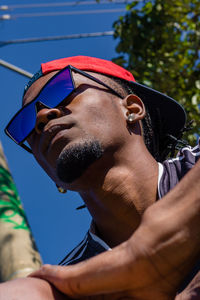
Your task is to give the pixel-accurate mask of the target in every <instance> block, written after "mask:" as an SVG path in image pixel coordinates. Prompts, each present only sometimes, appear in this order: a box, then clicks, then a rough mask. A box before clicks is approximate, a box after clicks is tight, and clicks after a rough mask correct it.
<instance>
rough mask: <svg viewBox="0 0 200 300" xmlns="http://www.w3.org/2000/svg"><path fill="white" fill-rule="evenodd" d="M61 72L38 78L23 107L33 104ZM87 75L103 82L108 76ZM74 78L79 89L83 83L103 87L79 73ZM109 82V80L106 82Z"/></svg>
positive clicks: (73, 73)
mask: <svg viewBox="0 0 200 300" xmlns="http://www.w3.org/2000/svg"><path fill="white" fill-rule="evenodd" d="M59 71H60V70H58V71H52V72H50V73H48V74H46V75H43V76H41V77H40V78H38V79H37V80H36V81H35V82H34V83H33V84H32V85H31V86H30V87H29V89H28V90H27V92H26V94H25V96H24V98H23V103H22V105H25V104H27V103H29V102H31V101H32V100H33V99H34V98H35V97H36V96H37V95H38V94H39V92H40V91H41V89H42V88H43V87H44V85H45V84H46V83H47V82H48V81H49V79H51V78H52V77H53V76H54V75H55V74H56V73H58V72H59ZM85 73H88V74H91V75H92V76H94V77H96V78H98V79H101V80H102V81H105V79H106V76H105V75H103V74H98V73H95V72H88V71H86V72H85ZM72 76H73V79H74V83H75V87H78V85H80V84H82V83H87V84H91V83H92V85H94V86H99V87H102V86H101V85H100V84H98V83H96V82H94V81H92V80H91V79H89V78H87V77H85V76H83V75H81V74H79V73H75V72H72ZM106 81H107V80H106Z"/></svg>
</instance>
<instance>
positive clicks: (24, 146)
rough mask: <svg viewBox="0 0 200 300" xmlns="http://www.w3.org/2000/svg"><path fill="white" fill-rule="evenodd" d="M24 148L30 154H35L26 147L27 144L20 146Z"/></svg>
mask: <svg viewBox="0 0 200 300" xmlns="http://www.w3.org/2000/svg"><path fill="white" fill-rule="evenodd" d="M19 145H20V146H21V147H22V148H24V149H25V150H26V151H28V152H29V153H31V154H32V153H33V152H32V150H31V149H30V148H29V147H28V146H26V145H25V144H19Z"/></svg>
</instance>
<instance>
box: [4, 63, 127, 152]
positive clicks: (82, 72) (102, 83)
mask: <svg viewBox="0 0 200 300" xmlns="http://www.w3.org/2000/svg"><path fill="white" fill-rule="evenodd" d="M65 69H69V70H70V76H71V79H72V83H73V85H74V89H73V90H72V91H71V92H70V93H69V95H68V96H67V97H69V96H70V95H71V93H72V92H73V91H74V90H75V89H76V88H75V81H74V78H73V74H72V71H73V72H75V73H78V74H81V75H83V76H84V77H86V78H88V79H91V80H92V81H94V82H96V83H98V84H101V85H102V86H104V87H106V88H107V89H109V90H110V91H111V92H112V94H114V95H116V96H118V97H119V98H121V99H123V97H122V95H120V94H119V93H118V92H116V91H115V90H114V89H113V88H111V87H110V86H109V85H107V84H106V83H104V82H102V81H101V80H99V79H98V78H96V77H94V76H92V75H90V74H88V73H86V72H84V71H82V70H79V69H77V68H75V67H73V66H71V65H68V66H66V67H64V68H63V69H62V70H60V71H59V72H58V73H56V74H55V75H54V76H53V77H51V78H50V79H49V80H48V81H47V82H46V84H45V85H44V86H43V87H42V89H41V90H40V92H39V93H38V94H37V96H36V97H35V98H34V99H33V100H32V101H31V102H29V103H27V104H26V105H24V106H23V107H22V108H21V109H20V110H18V111H17V113H16V114H15V115H14V116H13V117H12V119H11V120H10V122H9V123H8V125H7V126H6V128H5V129H4V131H5V133H6V135H7V136H8V137H9V138H11V139H12V140H13V141H14V142H15V143H16V144H17V145H19V146H21V147H22V148H23V149H25V150H26V151H28V152H29V153H33V152H32V150H31V149H30V148H29V147H28V146H27V145H25V144H24V141H25V140H26V139H27V137H28V136H29V135H30V134H31V133H32V131H33V130H34V128H33V130H31V132H30V133H29V134H28V135H27V136H26V137H25V138H24V139H23V140H22V141H21V142H20V143H18V142H17V141H16V140H15V139H14V138H13V137H12V135H11V134H10V133H9V132H8V130H7V128H8V127H9V126H10V124H11V123H12V122H13V120H14V119H15V118H16V116H17V115H18V114H19V113H20V112H21V111H22V110H23V109H24V108H25V107H27V106H29V105H31V104H32V103H33V102H34V101H35V100H36V99H37V98H38V97H39V95H40V94H41V92H42V91H43V90H44V88H45V87H46V86H47V85H48V84H49V83H50V82H51V81H52V80H53V79H54V78H55V77H57V76H59V74H60V73H61V72H63V71H64V70H65ZM97 74H100V73H97ZM102 75H105V74H102ZM62 101H63V100H62ZM62 101H60V102H59V103H58V104H57V105H56V106H55V107H58V106H59V104H60V103H61V102H62ZM38 102H40V101H38ZM36 103H37V101H36V102H35V104H36ZM44 105H45V106H46V107H48V105H46V104H44ZM55 107H49V108H55Z"/></svg>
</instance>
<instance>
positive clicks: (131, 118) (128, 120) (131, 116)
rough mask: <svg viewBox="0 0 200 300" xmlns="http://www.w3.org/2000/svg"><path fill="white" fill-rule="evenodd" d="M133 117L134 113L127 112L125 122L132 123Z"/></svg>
mask: <svg viewBox="0 0 200 300" xmlns="http://www.w3.org/2000/svg"><path fill="white" fill-rule="evenodd" d="M134 119H135V115H134V114H133V113H132V114H129V115H128V117H127V122H128V123H132V122H133V121H134Z"/></svg>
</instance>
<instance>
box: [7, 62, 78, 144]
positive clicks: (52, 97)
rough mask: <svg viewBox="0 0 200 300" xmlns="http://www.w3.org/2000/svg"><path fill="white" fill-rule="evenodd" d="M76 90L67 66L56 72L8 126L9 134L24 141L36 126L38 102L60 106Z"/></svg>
mask: <svg viewBox="0 0 200 300" xmlns="http://www.w3.org/2000/svg"><path fill="white" fill-rule="evenodd" d="M73 90H74V83H73V80H72V77H71V71H70V69H69V68H66V69H64V70H62V71H61V72H59V73H58V74H56V75H55V76H54V77H53V78H52V79H50V81H49V82H47V84H46V85H45V86H44V88H43V89H42V91H41V92H40V94H39V95H38V96H37V97H36V99H34V100H33V101H32V102H30V103H29V104H27V105H26V106H24V107H23V108H22V109H21V110H20V111H19V112H18V113H17V114H16V115H15V116H14V117H13V119H12V120H11V122H10V123H9V124H8V126H7V127H6V132H7V134H8V135H9V136H10V137H12V139H13V140H14V141H15V142H16V143H17V144H20V143H22V142H23V141H24V140H25V139H26V138H27V136H28V135H29V134H30V133H31V131H32V130H33V129H34V127H35V122H36V108H35V104H36V103H37V102H42V103H43V104H44V105H46V106H48V107H51V108H54V107H56V106H58V105H59V104H60V103H61V102H62V101H63V100H64V99H65V98H66V97H67V96H69V94H70V93H71V92H72V91H73Z"/></svg>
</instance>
